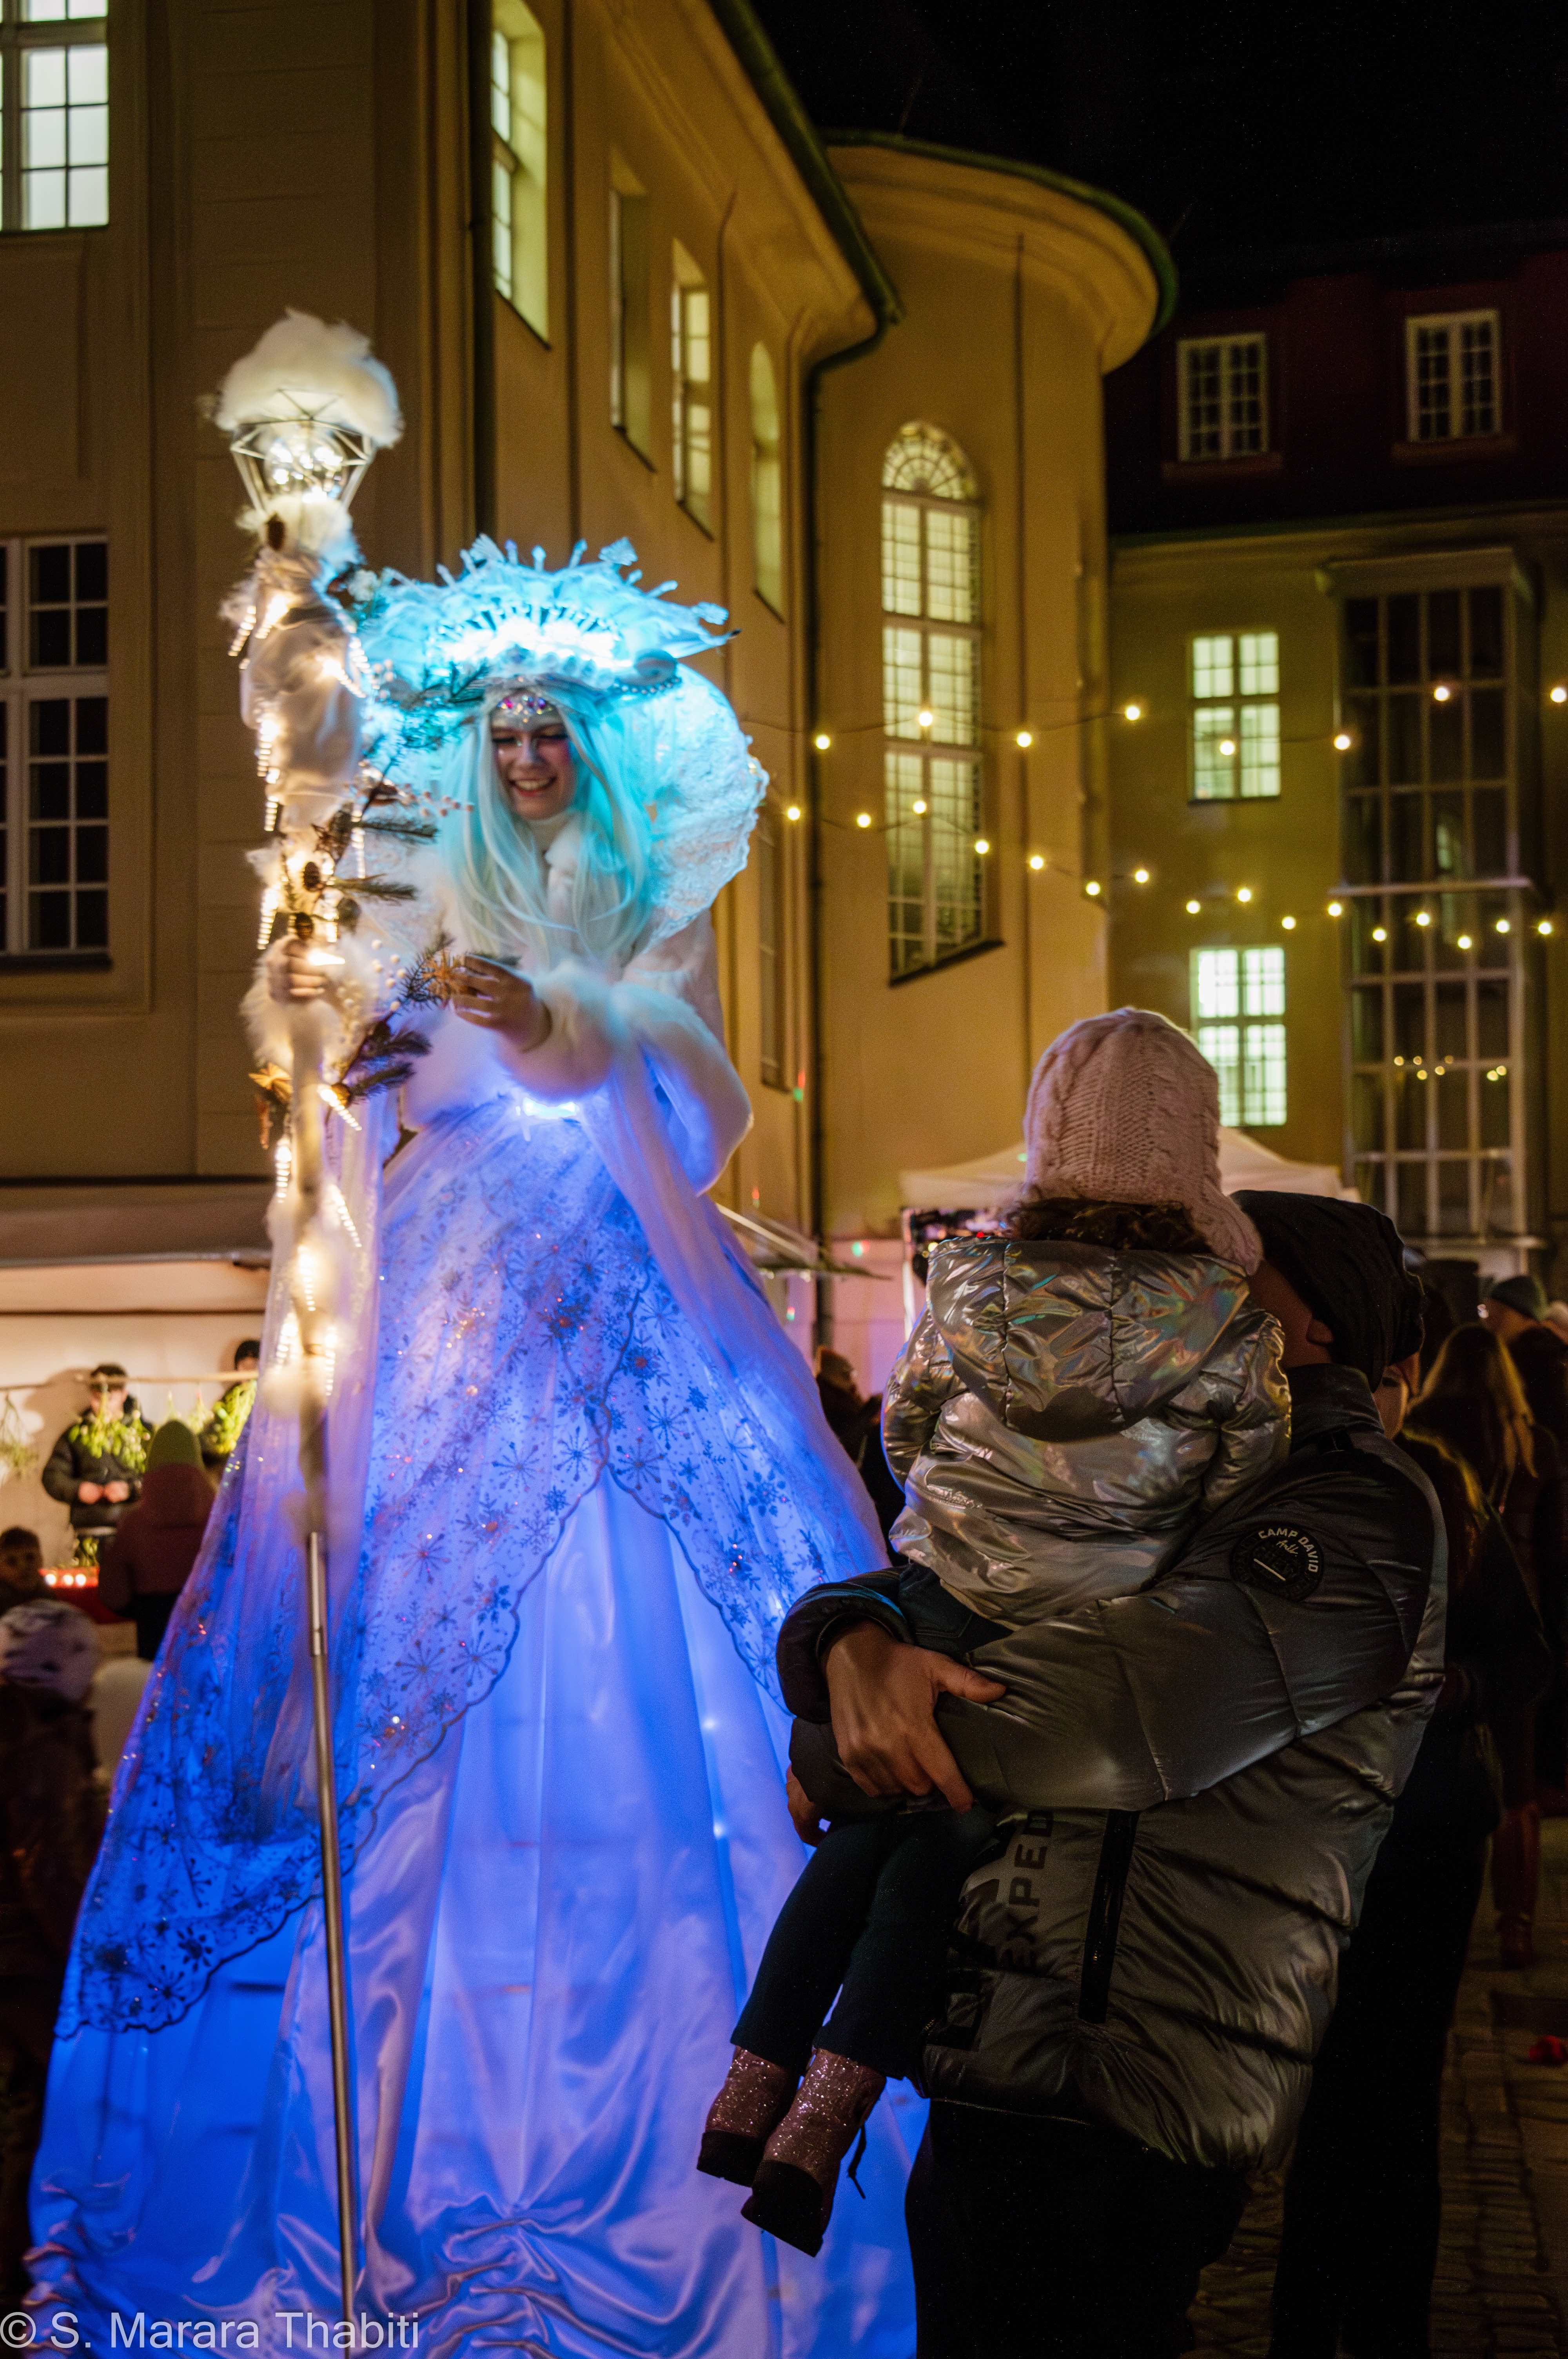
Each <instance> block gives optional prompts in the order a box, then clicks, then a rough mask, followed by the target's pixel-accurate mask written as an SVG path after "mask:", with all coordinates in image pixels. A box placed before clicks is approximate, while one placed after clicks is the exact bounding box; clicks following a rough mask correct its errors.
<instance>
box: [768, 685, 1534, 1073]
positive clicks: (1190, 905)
mask: <svg viewBox="0 0 1568 2359" xmlns="http://www.w3.org/2000/svg"><path fill="white" fill-rule="evenodd" d="M1453 695H1454V686H1453V684H1452V683H1451V682H1449V681H1447V680H1438V681H1436V682H1434V683H1433V690H1432V700H1433V703H1434V704H1446V703H1448V701H1450V699H1451V698H1452V697H1453ZM1547 701H1548V702H1549V703H1552V704H1555V705H1568V683H1565V682H1563V681H1561V680H1559V681H1557V682H1556V683H1555V684H1554V685H1553V686H1552V688H1551V689H1550V690H1548V691H1547ZM1146 712H1147V708H1146V706H1144V705H1143V704H1141V703H1140V702H1139V701H1137V700H1133V701H1130V702H1129V703H1126V704H1123V705H1122V706H1120V707H1119V710H1118V712H1116V713H1115V714H1114V715H1113V714H1112V713H1110V712H1100V713H1097V714H1091V715H1087V716H1085V715H1081V714H1079V715H1075V716H1074V717H1073V719H1071V720H1069V721H1065V722H1060V723H1055V724H1054V729H1051V728H1048V729H1046V730H1045V731H1044V732H1036V731H1035V730H1033V729H1030V728H1020V729H1016V730H1014V731H1013V733H1012V742H1013V744H1014V745H1016V746H1017V747H1018V749H1019V751H1020V753H1024V754H1026V753H1028V751H1029V750H1030V748H1031V746H1033V745H1034V743H1035V742H1036V737H1037V735H1040V734H1046V735H1049V734H1057V733H1059V732H1061V731H1064V730H1069V729H1072V730H1076V729H1081V728H1082V727H1083V726H1084V725H1085V722H1086V719H1088V720H1108V719H1111V718H1119V719H1120V720H1123V721H1127V722H1130V723H1137V722H1140V721H1141V720H1143V719H1144V718H1145V717H1146ZM914 718H915V723H916V725H917V727H918V728H919V731H920V737H919V739H918V740H912V741H909V742H911V743H912V744H914V743H918V744H920V745H925V746H927V747H929V745H931V743H932V738H931V732H932V730H933V728H934V727H935V722H936V715H935V712H934V710H933V709H932V707H931V706H930V705H922V706H921V707H920V709H919V710H918V712H916V713H915V716H914ZM846 734H849V735H851V736H877V737H879V738H881V739H882V741H883V742H884V743H891V742H892V741H890V740H889V739H888V736H887V731H886V728H885V725H883V724H867V725H866V726H865V727H864V728H862V729H859V730H851V731H849V732H848V733H846ZM833 742H834V741H833V736H832V733H831V732H830V731H828V730H827V729H818V730H816V732H815V733H814V734H813V736H812V740H811V743H812V745H813V747H814V749H815V750H816V752H817V753H818V754H827V753H830V752H831V751H832V748H833ZM1274 742H1276V743H1277V744H1279V745H1314V744H1319V743H1321V742H1322V741H1321V738H1320V737H1319V736H1318V735H1317V734H1316V733H1314V734H1311V735H1309V736H1304V737H1281V738H1280V739H1278V740H1276V741H1274ZM1329 743H1330V744H1331V745H1332V746H1333V748H1334V750H1335V752H1336V754H1348V753H1350V752H1352V751H1353V750H1354V748H1355V746H1356V745H1357V738H1356V736H1355V734H1353V733H1352V732H1351V731H1350V730H1348V729H1343V728H1342V729H1336V731H1335V732H1334V734H1333V736H1332V737H1331V738H1330V740H1329ZM970 750H971V749H969V748H967V747H963V746H954V747H952V748H948V747H946V746H944V748H943V751H944V752H947V751H951V752H952V753H953V754H954V756H956V757H957V756H962V755H964V754H965V753H966V752H968V751H970ZM1215 751H1216V752H1217V754H1218V755H1219V756H1220V757H1221V759H1222V760H1227V761H1233V760H1235V758H1236V757H1237V755H1238V752H1239V745H1238V740H1237V739H1236V738H1235V737H1234V736H1226V737H1221V738H1218V739H1217V740H1216V741H1215ZM1412 783H1415V784H1419V782H1412ZM1214 799H1215V800H1216V801H1218V802H1225V801H1228V800H1230V799H1232V798H1230V797H1227V796H1217V797H1216V798H1214ZM1259 799H1263V798H1259ZM909 809H910V815H911V816H912V817H913V818H914V819H924V818H925V815H926V811H927V809H928V804H927V801H926V799H925V796H923V795H917V796H915V797H914V799H912V800H911V803H910V806H909ZM784 817H785V819H786V820H788V821H791V822H792V823H795V822H798V821H800V820H801V819H803V818H804V817H805V812H804V810H803V809H802V807H801V805H800V804H799V803H793V802H792V803H788V804H786V805H785V807H784ZM821 817H822V821H823V824H824V825H825V826H827V827H842V826H843V821H838V820H835V819H834V818H833V817H832V815H831V814H830V813H827V812H824V813H822V814H821ZM854 826H855V828H856V829H857V830H858V831H860V832H862V833H867V832H871V831H872V830H875V831H876V832H877V833H879V834H882V835H885V834H886V833H887V832H888V822H887V821H883V822H882V823H881V826H879V825H878V822H877V821H876V819H875V817H874V816H873V814H872V813H871V811H868V810H861V811H857V812H856V814H855V819H854ZM971 849H972V850H973V851H974V852H975V853H976V854H977V855H978V856H979V858H980V859H982V860H983V859H987V858H989V854H990V852H991V843H990V839H989V836H985V835H977V836H975V837H974V838H973V839H972V841H971ZM1024 862H1025V865H1026V866H1027V867H1028V868H1029V869H1031V870H1032V871H1033V873H1034V874H1035V875H1039V874H1041V873H1042V872H1043V871H1044V869H1046V868H1048V867H1051V866H1052V865H1053V862H1052V861H1051V859H1050V858H1049V857H1048V856H1047V855H1046V854H1045V853H1043V852H1030V853H1025V855H1024ZM1054 866H1055V868H1056V869H1057V871H1058V872H1059V873H1060V874H1062V875H1075V874H1076V872H1075V871H1074V870H1072V869H1071V868H1070V867H1069V866H1068V864H1066V863H1065V862H1064V861H1062V860H1060V859H1057V860H1056V861H1055V862H1054ZM1111 881H1113V882H1120V881H1124V880H1122V879H1120V878H1113V879H1112V880H1111ZM1127 881H1130V882H1131V883H1132V884H1134V885H1136V886H1148V885H1151V884H1152V882H1153V881H1154V880H1153V872H1152V869H1150V868H1148V867H1146V866H1144V865H1140V866H1138V867H1136V868H1134V869H1132V870H1130V872H1129V878H1128V880H1127ZM1081 883H1082V890H1083V892H1084V895H1085V897H1086V898H1087V899H1088V900H1091V901H1098V900H1101V899H1103V898H1104V896H1105V891H1106V880H1105V879H1103V878H1101V877H1098V876H1086V877H1084V878H1083V879H1082V880H1081ZM1399 889H1400V888H1399V887H1398V886H1373V887H1370V888H1368V897H1370V896H1371V895H1377V896H1379V897H1380V896H1381V895H1382V894H1383V893H1385V892H1389V891H1397V890H1399ZM1414 889H1415V890H1418V891H1419V890H1420V889H1422V888H1421V887H1420V886H1417V887H1415V888H1414ZM1449 889H1451V890H1452V892H1453V893H1454V894H1455V895H1457V894H1461V893H1468V892H1473V891H1475V890H1476V889H1478V888H1477V887H1476V886H1475V885H1474V884H1472V883H1471V882H1469V881H1468V880H1465V879H1458V878H1456V879H1455V880H1454V885H1453V886H1452V888H1444V890H1445V891H1447V890H1449ZM1480 889H1484V888H1480ZM1232 898H1234V899H1235V900H1236V901H1237V902H1238V904H1239V905H1240V907H1241V908H1248V907H1249V905H1250V904H1251V903H1252V902H1253V901H1254V900H1255V899H1256V898H1257V896H1256V893H1255V892H1254V890H1253V887H1252V886H1250V885H1239V886H1236V887H1235V888H1234V891H1233V892H1229V891H1227V892H1226V893H1223V894H1220V893H1215V892H1209V893H1206V894H1205V895H1203V896H1202V897H1194V896H1189V897H1187V899H1186V900H1185V901H1184V903H1183V908H1184V914H1185V915H1186V916H1187V917H1189V918H1196V917H1200V916H1201V915H1202V914H1203V911H1204V908H1205V907H1206V905H1207V906H1212V905H1213V904H1215V903H1216V902H1217V901H1228V900H1230V899H1232ZM1324 914H1325V917H1328V918H1330V919H1340V918H1343V917H1344V915H1345V903H1344V902H1343V901H1342V900H1337V899H1336V900H1331V901H1328V902H1326V903H1325V908H1324ZM1279 922H1280V930H1281V933H1286V934H1291V933H1294V932H1295V931H1296V929H1297V926H1298V923H1299V920H1298V919H1296V917H1295V915H1294V914H1293V912H1291V911H1286V912H1285V913H1284V914H1283V915H1282V916H1281V919H1280V921H1279ZM1408 922H1410V923H1411V924H1412V925H1414V926H1416V927H1417V928H1419V929H1426V928H1428V927H1430V926H1432V925H1433V923H1434V922H1435V920H1434V919H1433V912H1432V911H1431V910H1430V909H1429V908H1418V909H1415V910H1413V911H1412V912H1411V915H1410V918H1409V920H1408ZM1492 930H1493V931H1494V932H1495V933H1498V934H1500V935H1507V934H1509V933H1511V932H1512V931H1513V921H1512V919H1509V918H1508V917H1498V918H1495V919H1493V920H1492ZM1534 931H1535V933H1536V934H1537V935H1539V936H1540V937H1541V939H1542V940H1550V939H1551V938H1552V936H1553V935H1554V934H1555V933H1556V931H1557V926H1556V923H1555V921H1554V919H1552V918H1550V917H1541V918H1537V919H1535V921H1534ZM1370 939H1371V940H1373V941H1374V942H1377V943H1379V945H1381V944H1383V943H1385V942H1387V940H1389V929H1388V927H1387V926H1385V925H1382V924H1379V925H1376V926H1374V927H1373V928H1372V929H1371V934H1370ZM1454 947H1455V949H1457V950H1461V951H1471V950H1473V949H1474V948H1475V937H1474V935H1473V934H1472V933H1470V932H1464V933H1460V934H1457V935H1456V936H1455V937H1454ZM1395 1061H1396V1063H1400V1064H1402V1063H1403V1061H1404V1060H1403V1059H1402V1058H1400V1059H1396V1060H1395ZM1504 1071H1506V1069H1504V1068H1499V1069H1498V1072H1497V1074H1495V1075H1494V1074H1488V1075H1487V1079H1488V1080H1493V1079H1500V1078H1502V1076H1503V1073H1504ZM1418 1078H1419V1079H1421V1080H1422V1081H1425V1080H1426V1079H1427V1075H1426V1074H1425V1073H1424V1072H1422V1073H1421V1074H1420V1075H1419V1076H1418Z"/></svg>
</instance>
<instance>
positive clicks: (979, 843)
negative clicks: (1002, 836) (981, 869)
mask: <svg viewBox="0 0 1568 2359" xmlns="http://www.w3.org/2000/svg"><path fill="white" fill-rule="evenodd" d="M990 848H991V847H990V839H989V836H984V835H977V836H976V838H975V850H976V851H977V852H978V853H980V855H981V857H982V858H983V857H984V855H985V854H986V853H988V852H989V850H990Z"/></svg>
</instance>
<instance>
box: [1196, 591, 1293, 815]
mask: <svg viewBox="0 0 1568 2359" xmlns="http://www.w3.org/2000/svg"><path fill="white" fill-rule="evenodd" d="M1222 642H1224V643H1225V644H1226V645H1227V647H1228V654H1227V658H1226V662H1225V668H1224V671H1223V675H1220V674H1218V673H1217V674H1216V677H1215V679H1213V680H1212V681H1211V683H1210V687H1209V690H1208V691H1207V692H1203V691H1200V690H1199V687H1198V681H1197V660H1198V649H1199V648H1200V647H1218V646H1219V645H1220V644H1221V643H1222ZM1280 677H1281V674H1280V634H1279V633H1278V631H1273V630H1268V629H1266V628H1263V627H1261V626H1260V625H1252V626H1250V627H1249V628H1237V629H1217V630H1211V631H1195V632H1193V633H1192V635H1191V636H1190V637H1189V638H1188V640H1187V702H1188V710H1189V715H1190V718H1189V722H1188V727H1187V752H1188V760H1189V765H1190V768H1189V775H1188V786H1187V796H1188V799H1189V801H1191V802H1195V803H1228V802H1248V803H1250V802H1276V801H1278V799H1279V798H1280V795H1281V792H1282V791H1283V783H1284V782H1283V772H1282V768H1281V756H1280V746H1281V734H1280V695H1281V690H1280ZM1270 681H1271V682H1272V685H1271V686H1270V685H1269V684H1268V683H1269V682H1270ZM1227 742H1228V743H1230V744H1231V745H1234V746H1235V749H1236V750H1235V752H1234V753H1233V754H1227V755H1222V754H1220V753H1218V752H1217V750H1211V749H1217V747H1218V746H1220V745H1224V744H1226V743H1227Z"/></svg>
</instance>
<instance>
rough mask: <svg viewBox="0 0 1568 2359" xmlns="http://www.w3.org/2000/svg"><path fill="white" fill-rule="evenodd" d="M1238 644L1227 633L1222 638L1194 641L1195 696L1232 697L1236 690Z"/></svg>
mask: <svg viewBox="0 0 1568 2359" xmlns="http://www.w3.org/2000/svg"><path fill="white" fill-rule="evenodd" d="M1235 652H1236V642H1235V640H1234V639H1233V638H1232V637H1231V636H1230V634H1229V632H1228V631H1227V633H1226V634H1225V636H1223V637H1222V638H1198V639H1195V640H1194V641H1193V694H1194V695H1195V696H1231V695H1234V693H1235V690H1236V673H1235Z"/></svg>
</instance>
